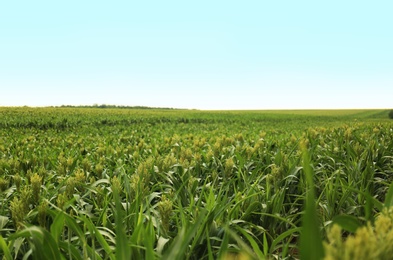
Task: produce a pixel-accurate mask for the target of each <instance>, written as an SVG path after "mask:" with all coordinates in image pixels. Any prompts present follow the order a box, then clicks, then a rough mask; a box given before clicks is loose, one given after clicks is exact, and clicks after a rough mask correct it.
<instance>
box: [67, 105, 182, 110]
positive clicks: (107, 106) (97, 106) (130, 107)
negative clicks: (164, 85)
mask: <svg viewBox="0 0 393 260" xmlns="http://www.w3.org/2000/svg"><path fill="white" fill-rule="evenodd" d="M60 107H70V108H118V109H176V108H167V107H147V106H119V105H106V104H101V105H98V104H95V105H92V106H89V105H86V106H71V105H62V106H60Z"/></svg>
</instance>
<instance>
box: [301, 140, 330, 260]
mask: <svg viewBox="0 0 393 260" xmlns="http://www.w3.org/2000/svg"><path fill="white" fill-rule="evenodd" d="M302 150H303V151H302V152H303V155H302V158H303V170H304V174H305V177H306V183H307V186H308V189H307V192H306V201H305V203H306V205H305V211H304V215H303V218H302V230H301V234H300V248H299V249H300V257H301V259H304V260H317V259H322V258H323V256H324V250H323V245H322V238H321V234H320V231H319V225H318V218H317V213H316V206H315V194H314V180H313V177H314V176H313V175H314V174H313V170H312V168H311V164H310V157H309V154H308V152H307V149H306V147H302Z"/></svg>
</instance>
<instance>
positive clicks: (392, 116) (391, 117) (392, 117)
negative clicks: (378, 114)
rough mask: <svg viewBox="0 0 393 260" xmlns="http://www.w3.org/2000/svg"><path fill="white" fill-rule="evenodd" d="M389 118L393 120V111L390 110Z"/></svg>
mask: <svg viewBox="0 0 393 260" xmlns="http://www.w3.org/2000/svg"><path fill="white" fill-rule="evenodd" d="M389 118H390V119H393V109H392V110H390V112H389Z"/></svg>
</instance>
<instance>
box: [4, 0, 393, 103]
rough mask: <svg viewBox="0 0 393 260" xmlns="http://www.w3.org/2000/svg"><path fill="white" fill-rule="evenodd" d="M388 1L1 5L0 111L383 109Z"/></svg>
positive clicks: (391, 92) (390, 91)
mask: <svg viewBox="0 0 393 260" xmlns="http://www.w3.org/2000/svg"><path fill="white" fill-rule="evenodd" d="M392 10H393V1H378V0H375V1H352V0H349V1H335V0H334V1H301V0H300V1H213V0H211V1H170V0H168V1H98V0H96V1H90V0H85V1H40V0H37V1H2V2H1V3H0V91H1V92H0V106H24V105H27V106H58V105H93V104H111V105H129V106H153V107H176V108H191V109H192V108H196V109H308V108H314V109H317V108H391V107H393V104H392V97H393V15H392V14H391V13H392Z"/></svg>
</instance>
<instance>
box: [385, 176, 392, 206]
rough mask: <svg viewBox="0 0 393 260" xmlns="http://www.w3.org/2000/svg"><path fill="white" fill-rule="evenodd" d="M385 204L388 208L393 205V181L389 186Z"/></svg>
mask: <svg viewBox="0 0 393 260" xmlns="http://www.w3.org/2000/svg"><path fill="white" fill-rule="evenodd" d="M384 206H385V207H387V208H390V207H392V206H393V182H392V183H391V184H390V186H389V190H388V193H387V194H386V197H385V203H384Z"/></svg>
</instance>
